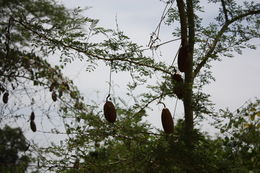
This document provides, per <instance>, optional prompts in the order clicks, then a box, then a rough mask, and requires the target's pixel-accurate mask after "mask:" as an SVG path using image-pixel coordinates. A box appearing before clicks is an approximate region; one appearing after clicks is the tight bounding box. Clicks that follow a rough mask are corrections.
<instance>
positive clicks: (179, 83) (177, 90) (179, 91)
mask: <svg viewBox="0 0 260 173" xmlns="http://www.w3.org/2000/svg"><path fill="white" fill-rule="evenodd" d="M172 80H173V81H174V84H175V85H174V89H173V92H174V94H176V96H177V97H178V99H183V92H184V89H183V87H184V84H183V83H184V81H183V79H182V77H181V75H180V74H177V73H175V74H174V75H172Z"/></svg>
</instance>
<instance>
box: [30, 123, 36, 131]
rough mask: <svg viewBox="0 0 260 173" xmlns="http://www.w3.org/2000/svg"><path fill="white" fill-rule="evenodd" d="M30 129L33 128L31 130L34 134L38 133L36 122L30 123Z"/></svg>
mask: <svg viewBox="0 0 260 173" xmlns="http://www.w3.org/2000/svg"><path fill="white" fill-rule="evenodd" d="M30 127H31V130H32V131H33V132H36V124H35V122H34V121H31V122H30Z"/></svg>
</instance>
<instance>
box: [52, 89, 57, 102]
mask: <svg viewBox="0 0 260 173" xmlns="http://www.w3.org/2000/svg"><path fill="white" fill-rule="evenodd" d="M51 98H52V100H53V101H54V102H56V101H57V94H56V93H55V92H54V91H53V92H52V94H51Z"/></svg>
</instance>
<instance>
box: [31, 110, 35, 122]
mask: <svg viewBox="0 0 260 173" xmlns="http://www.w3.org/2000/svg"><path fill="white" fill-rule="evenodd" d="M34 119H35V114H34V112H32V113H31V116H30V120H31V121H34Z"/></svg>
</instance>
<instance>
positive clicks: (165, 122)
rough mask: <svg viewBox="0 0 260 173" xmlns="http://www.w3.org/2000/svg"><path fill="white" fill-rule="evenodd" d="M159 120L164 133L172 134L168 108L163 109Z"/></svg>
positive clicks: (170, 116) (172, 126)
mask: <svg viewBox="0 0 260 173" xmlns="http://www.w3.org/2000/svg"><path fill="white" fill-rule="evenodd" d="M161 119H162V126H163V130H164V132H165V133H167V134H169V133H172V132H173V128H174V125H173V119H172V115H171V112H170V111H169V109H168V108H163V110H162V116H161Z"/></svg>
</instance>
